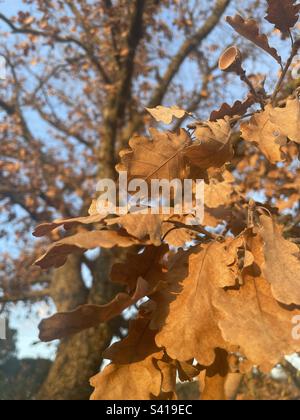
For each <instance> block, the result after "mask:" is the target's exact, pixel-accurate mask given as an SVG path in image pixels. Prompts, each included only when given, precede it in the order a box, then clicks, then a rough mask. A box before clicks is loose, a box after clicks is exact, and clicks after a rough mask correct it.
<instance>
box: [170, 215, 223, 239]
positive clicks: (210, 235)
mask: <svg viewBox="0 0 300 420" xmlns="http://www.w3.org/2000/svg"><path fill="white" fill-rule="evenodd" d="M163 223H171V224H173V225H174V227H175V229H176V228H177V229H187V230H192V231H194V232H197V233H201V234H202V235H206V236H207V237H208V238H209V239H213V240H214V241H216V240H217V241H218V240H220V239H222V240H224V237H223V236H222V235H216V234H214V233H211V232H208V231H207V230H206V229H205V228H204V227H202V226H192V225H186V224H185V223H182V222H177V221H175V220H165V221H164V222H163ZM172 230H173V229H172Z"/></svg>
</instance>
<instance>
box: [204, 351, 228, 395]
mask: <svg viewBox="0 0 300 420" xmlns="http://www.w3.org/2000/svg"><path fill="white" fill-rule="evenodd" d="M227 358H228V353H227V352H226V351H225V350H222V349H217V350H216V359H215V361H214V363H213V364H212V365H211V366H209V368H208V369H207V370H206V373H205V378H203V380H204V383H203V385H202V386H203V390H202V392H201V395H200V399H201V400H203V401H218V400H226V395H225V382H226V377H227V375H228V372H229V368H228V360H227Z"/></svg>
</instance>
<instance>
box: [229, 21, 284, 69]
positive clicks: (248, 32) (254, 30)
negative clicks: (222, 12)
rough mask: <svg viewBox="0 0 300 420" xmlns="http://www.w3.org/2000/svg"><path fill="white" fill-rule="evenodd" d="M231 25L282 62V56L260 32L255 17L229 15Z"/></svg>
mask: <svg viewBox="0 0 300 420" xmlns="http://www.w3.org/2000/svg"><path fill="white" fill-rule="evenodd" d="M226 20H227V22H228V23H229V25H231V26H232V27H233V29H234V30H235V31H237V32H238V33H239V34H240V35H242V36H243V37H245V38H247V39H248V40H249V41H251V42H253V43H254V44H255V45H257V46H258V47H259V48H262V49H263V50H264V51H265V52H266V53H268V54H270V55H271V56H272V57H273V58H274V59H275V60H276V61H277V62H278V63H279V64H281V61H282V60H281V57H280V56H279V55H278V52H277V50H276V49H275V48H272V47H270V45H269V40H268V38H267V36H266V35H264V34H260V31H259V27H258V24H257V22H256V20H254V19H248V20H245V19H243V18H242V17H241V16H240V15H235V16H234V17H231V16H228V17H227V18H226Z"/></svg>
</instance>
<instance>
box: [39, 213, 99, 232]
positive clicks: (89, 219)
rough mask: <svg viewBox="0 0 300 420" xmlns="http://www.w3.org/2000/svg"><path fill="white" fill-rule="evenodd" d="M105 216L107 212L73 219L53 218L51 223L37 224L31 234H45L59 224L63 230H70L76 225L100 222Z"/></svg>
mask: <svg viewBox="0 0 300 420" xmlns="http://www.w3.org/2000/svg"><path fill="white" fill-rule="evenodd" d="M106 216H107V214H99V213H97V214H93V215H90V216H85V217H77V218H74V219H65V220H54V222H52V223H43V224H41V225H39V226H38V227H37V228H36V229H35V231H34V232H33V235H34V236H36V237H42V236H46V235H48V234H49V233H51V232H52V231H53V230H54V229H57V228H59V227H60V226H63V227H64V229H65V230H70V229H73V228H74V227H76V226H78V225H92V224H94V223H100V222H102V220H103V219H104V218H105V217H106Z"/></svg>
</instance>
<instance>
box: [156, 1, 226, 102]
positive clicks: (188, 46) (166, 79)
mask: <svg viewBox="0 0 300 420" xmlns="http://www.w3.org/2000/svg"><path fill="white" fill-rule="evenodd" d="M230 1H231V0H216V3H215V6H214V8H213V11H212V13H211V15H210V17H209V18H208V19H207V20H206V21H205V24H204V25H203V26H202V27H201V28H200V29H199V30H198V31H197V32H196V33H195V34H194V35H193V36H192V37H191V38H189V39H187V40H186V41H185V42H184V43H183V44H182V45H181V47H180V48H179V50H178V52H177V54H176V55H175V56H174V57H173V59H172V60H171V62H170V64H169V67H168V69H167V71H166V72H165V74H164V76H163V77H162V80H161V82H160V84H159V85H158V86H157V88H156V89H155V91H154V94H153V96H152V98H151V99H150V102H149V104H148V108H152V107H155V106H157V104H160V103H162V101H163V98H164V96H165V94H166V92H167V90H168V87H169V85H170V83H171V82H172V80H173V79H174V77H175V75H176V74H177V73H178V71H179V69H180V68H181V65H182V63H183V62H184V61H185V59H186V58H187V56H188V55H189V54H190V53H191V52H192V51H193V50H194V49H195V48H197V47H198V46H199V44H201V42H202V41H203V40H204V39H205V38H207V36H208V35H209V34H210V33H211V32H212V31H213V29H214V28H215V27H216V25H217V24H218V22H219V21H220V19H221V17H222V15H223V13H224V11H225V10H226V8H227V6H228V5H229V3H230Z"/></svg>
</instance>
